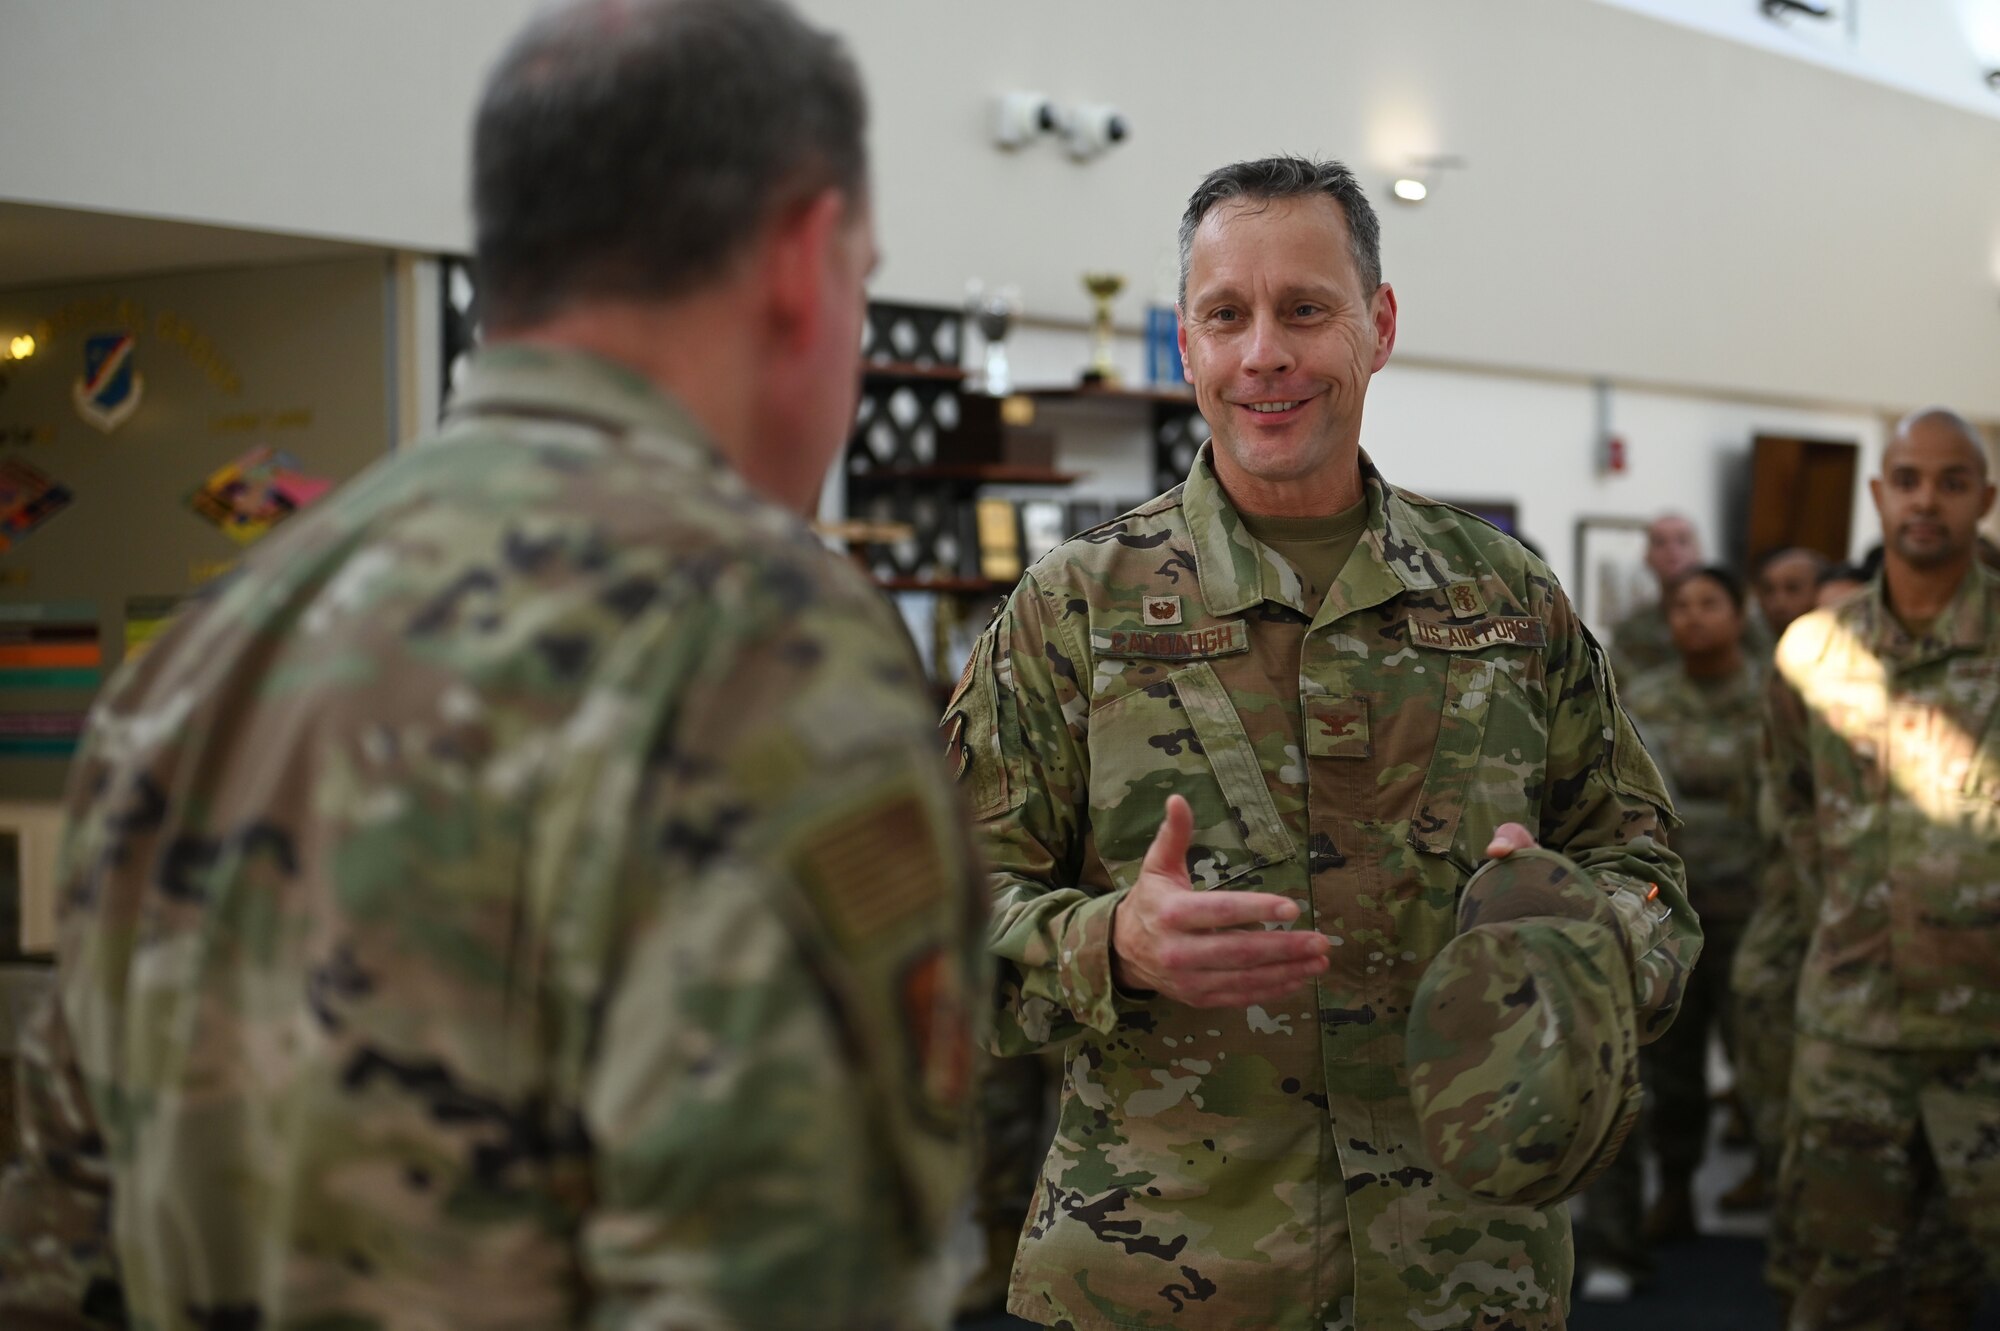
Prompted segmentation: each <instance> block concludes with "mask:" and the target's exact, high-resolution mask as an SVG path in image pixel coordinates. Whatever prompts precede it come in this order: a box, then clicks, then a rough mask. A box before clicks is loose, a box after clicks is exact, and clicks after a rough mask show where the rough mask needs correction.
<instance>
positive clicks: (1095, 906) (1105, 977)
mask: <svg viewBox="0 0 2000 1331" xmlns="http://www.w3.org/2000/svg"><path fill="white" fill-rule="evenodd" d="M1124 899H1125V889H1123V888H1120V889H1119V890H1118V891H1116V892H1107V893H1106V894H1105V895H1103V896H1101V897H1092V898H1090V899H1089V900H1088V901H1082V902H1078V903H1077V904H1076V905H1075V906H1074V907H1072V908H1071V909H1070V910H1069V911H1068V912H1066V913H1065V914H1064V916H1063V922H1062V929H1061V931H1060V934H1059V939H1060V942H1059V947H1060V951H1059V952H1058V953H1057V955H1056V983H1057V984H1059V985H1060V986H1061V987H1062V994H1063V1001H1064V1002H1065V1003H1066V1004H1067V1005H1068V1007H1069V1010H1070V1013H1071V1014H1072V1015H1073V1016H1074V1017H1075V1018H1076V1019H1077V1020H1078V1021H1079V1022H1081V1023H1083V1024H1084V1025H1085V1026H1087V1027H1089V1028H1090V1029H1091V1030H1093V1031H1096V1032H1097V1033H1098V1034H1100V1035H1109V1034H1110V1033H1111V1032H1112V1031H1113V1030H1115V1029H1117V1026H1118V1019H1119V1017H1121V1016H1122V1015H1124V1014H1125V1013H1128V1012H1137V1011H1140V1010H1142V1009H1143V1008H1145V1007H1146V1005H1147V1000H1146V999H1145V998H1140V997H1136V996H1134V995H1132V994H1128V993H1126V992H1124V991H1123V990H1121V989H1119V987H1118V984H1117V982H1116V981H1115V980H1113V979H1112V978H1111V917H1112V914H1113V913H1114V912H1115V911H1116V910H1117V909H1118V903H1119V902H1121V901H1123V900H1124Z"/></svg>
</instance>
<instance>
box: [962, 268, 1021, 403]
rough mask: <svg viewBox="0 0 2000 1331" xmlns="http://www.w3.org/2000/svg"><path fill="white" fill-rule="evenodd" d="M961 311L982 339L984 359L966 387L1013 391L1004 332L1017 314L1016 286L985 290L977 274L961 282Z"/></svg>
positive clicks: (999, 394) (992, 391) (995, 394)
mask: <svg viewBox="0 0 2000 1331" xmlns="http://www.w3.org/2000/svg"><path fill="white" fill-rule="evenodd" d="M965 312H966V314H967V315H969V316H970V317H971V319H972V322H973V323H974V324H975V325H976V326H977V327H978V329H979V335H980V336H981V337H983V338H985V339H986V361H985V365H984V366H983V368H981V369H980V370H978V371H976V372H975V373H974V374H973V375H972V377H971V381H970V382H969V383H968V384H967V385H966V387H967V388H968V389H969V390H970V391H972V392H974V393H986V394H989V395H991V396H993V397H1006V396H1007V395H1008V394H1009V393H1011V392H1013V391H1014V373H1013V371H1012V370H1011V369H1010V368H1009V367H1008V365H1007V334H1008V333H1009V332H1011V331H1012V330H1013V327H1014V320H1015V319H1017V318H1019V317H1020V314H1021V292H1020V289H1019V288H1018V287H1013V286H1003V287H995V288H994V289H993V291H992V292H991V293H990V294H989V293H988V292H987V290H986V284H985V283H983V282H981V281H980V280H979V279H978V278H974V279H973V280H972V281H970V282H968V283H966V285H965Z"/></svg>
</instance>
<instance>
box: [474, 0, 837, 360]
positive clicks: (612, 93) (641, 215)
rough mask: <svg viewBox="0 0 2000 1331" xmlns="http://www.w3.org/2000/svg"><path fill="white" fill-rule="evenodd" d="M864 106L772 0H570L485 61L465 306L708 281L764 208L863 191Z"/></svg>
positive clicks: (519, 304) (808, 35)
mask: <svg viewBox="0 0 2000 1331" xmlns="http://www.w3.org/2000/svg"><path fill="white" fill-rule="evenodd" d="M866 127H867V101H866V98H865V96H864V94H863V92H862V89H861V78H860V75H859V74H858V73H857V72H856V70H855V68H854V63H853V61H852V60H851V59H850V58H849V57H848V55H847V53H846V51H845V49H844V48H843V47H842V46H841V44H840V42H839V40H838V39H837V38H835V37H833V36H832V35H831V34H828V33H824V32H821V31H819V30H817V29H815V28H813V27H810V26H809V25H807V24H806V23H805V22H804V21H803V20H801V19H800V18H799V17H798V15H797V14H795V13H794V12H793V11H792V10H791V9H790V8H789V7H788V6H787V5H785V4H784V3H782V0H586V2H585V3H577V4H568V5H564V6H562V7H560V8H558V9H555V10H552V11H550V12H549V13H547V14H545V15H543V16H541V17H540V18H537V19H536V20H534V21H533V22H531V23H530V24H529V26H528V27H527V29H526V30H525V31H523V32H522V33H521V34H520V36H518V37H517V38H515V40H514V43H513V45H512V46H511V47H509V48H508V50H507V52H506V54H505V55H503V56H502V57H501V58H500V62H499V64H498V65H497V66H496V67H495V68H494V71H493V73H492V75H491V77H490V78H489V79H488V81H487V84H486V90H485V93H484V94H483V96H482V97H481V100H480V105H479V113H478V117H477V119H476V121H475V124H474V129H473V142H472V211H473V222H474V232H475V237H476V239H475V259H474V269H475V272H476V274H477V279H478V286H479V296H480V304H481V314H482V316H483V317H484V318H485V319H486V320H488V321H489V322H490V323H492V324H494V325H497V326H519V325H522V324H526V323H532V322H534V321H537V320H539V319H542V318H545V317H547V316H549V315H551V314H554V313H555V312H557V311H558V310H560V309H562V308H563V307H565V306H567V305H569V304H571V303H573V302H575V301H578V300H588V299H591V298H595V297H605V296H630V297H637V298H642V299H646V298H651V299H671V298H673V297H676V296H680V295H684V294H686V293H688V292H690V291H694V290H697V289H699V288H700V287H702V286H704V285H706V284H707V283H708V282H709V281H710V280H712V279H714V278H716V277H718V276H720V274H721V272H722V271H723V270H724V269H726V267H727V266H728V264H729V261H730V260H731V259H732V258H733V257H734V256H735V254H736V252H737V251H738V249H739V248H740V247H741V246H742V245H743V244H744V243H745V242H747V241H748V240H749V239H750V237H752V236H753V235H755V234H756V232H757V231H758V229H759V228H760V227H761V226H762V225H763V224H764V223H765V222H766V221H767V220H768V219H769V218H770V217H772V216H773V215H775V213H776V212H777V211H778V210H780V209H782V208H785V207H789V206H791V205H792V204H795V203H797V202H799V201H801V200H803V199H805V198H809V197H811V196H812V195H813V194H816V193H818V192H820V191H821V190H825V189H828V188H832V189H836V190H839V191H840V192H842V193H843V194H845V195H847V196H848V198H849V199H850V200H854V201H859V200H860V199H861V198H862V197H863V195H864V194H865V192H866V188H867V174H868V164H867V150H866V147H865V145H864V142H863V135H864V133H865V130H866Z"/></svg>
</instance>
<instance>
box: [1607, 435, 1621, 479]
mask: <svg viewBox="0 0 2000 1331" xmlns="http://www.w3.org/2000/svg"><path fill="white" fill-rule="evenodd" d="M1604 470H1605V473H1606V474H1607V475H1613V476H1615V475H1617V474H1619V473H1620V472H1623V471H1624V470H1625V438H1624V436H1623V435H1616V434H1613V435H1606V436H1605V439H1604Z"/></svg>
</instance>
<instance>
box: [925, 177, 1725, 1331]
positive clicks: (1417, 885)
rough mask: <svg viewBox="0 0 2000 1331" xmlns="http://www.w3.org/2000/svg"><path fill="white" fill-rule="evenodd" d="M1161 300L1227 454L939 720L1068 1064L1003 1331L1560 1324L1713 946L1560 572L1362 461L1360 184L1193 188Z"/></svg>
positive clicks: (1202, 459)
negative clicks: (1018, 1321) (1598, 1174)
mask: <svg viewBox="0 0 2000 1331" xmlns="http://www.w3.org/2000/svg"><path fill="white" fill-rule="evenodd" d="M1181 266H1182V278H1183V291H1182V296H1181V308H1180V314H1181V334H1182V350H1183V355H1184V357H1185V363H1186V367H1187V372H1188V377H1189V379H1190V380H1191V381H1192V382H1193V384H1194V386H1195V392H1196V396H1197V400H1198V401H1199V403H1200V406H1201V409H1202V412H1203V414H1204V415H1205V416H1206V417H1207V419H1208V421H1209V422H1210V424H1211V425H1212V426H1213V429H1214V441H1213V443H1212V444H1211V445H1209V446H1208V447H1206V448H1204V449H1203V451H1202V453H1201V454H1200V456H1199V457H1198V458H1197V460H1196V462H1195V464H1194V468H1193V470H1192V472H1191V473H1190V475H1189V477H1188V479H1187V482H1186V484H1184V485H1182V486H1180V487H1177V488H1176V489H1174V490H1172V491H1170V492H1168V493H1167V494H1165V495H1162V496H1160V497H1159V498H1158V499H1155V500H1153V501H1152V502H1150V503H1147V504H1145V505H1142V506H1141V507H1139V508H1138V509H1136V510H1134V511H1133V512H1131V513H1128V514H1126V515H1125V516H1124V517H1121V518H1119V519H1117V520H1116V521H1114V522H1111V523H1109V524H1107V525H1105V526H1103V527H1099V528H1097V529H1095V530H1092V531H1089V532H1086V533H1084V534H1083V535H1081V536H1079V537H1077V538H1075V539H1074V540H1071V541H1069V542H1067V543H1066V544H1064V545H1063V546H1061V547H1059V548H1058V549H1057V550H1055V551H1054V552H1053V553H1051V554H1050V555H1049V556H1047V557H1046V558H1044V559H1043V560H1041V561H1040V562H1039V563H1037V564H1036V565H1035V567H1033V568H1032V569H1030V570H1029V571H1028V573H1027V574H1026V576H1025V577H1024V578H1023V579H1022V581H1021V583H1020V585H1019V586H1018V587H1017V588H1016V589H1015V591H1014V592H1013V594H1012V596H1011V597H1010V598H1009V600H1008V602H1007V605H1006V607H1005V609H1004V611H1003V613H1002V614H1001V615H1000V616H999V618H998V619H997V620H996V621H995V623H994V625H993V626H992V627H991V628H990V629H989V630H988V631H987V633H986V635H985V636H984V637H983V638H982V639H981V641H980V643H979V646H978V648H977V650H976V652H975V655H974V661H973V666H972V668H971V670H970V671H969V672H968V673H967V676H966V678H965V680H964V682H963V683H962V684H961V686H960V688H959V690H958V692H957V694H956V696H955V697H954V699H953V701H952V703H951V705H950V708H949V710H948V712H947V716H946V733H947V735H949V736H951V737H953V740H954V743H955V744H958V745H962V748H963V752H962V754H961V755H960V761H959V762H957V763H955V764H954V767H955V770H958V771H959V772H960V774H961V775H960V780H961V782H962V783H963V784H964V786H965V788H966V790H967V792H968V794H969V796H970V801H971V803H972V805H973V806H974V809H975V812H976V814H977V816H978V818H979V820H980V827H981V832H982V840H983V843H984V846H985V849H986V852H987V855H988V857H989V859H990V861H991V863H992V864H993V866H994V874H993V880H992V885H993V892H994V900H995V906H996V910H995V918H994V922H993V933H992V943H993V947H994V950H995V951H996V953H997V954H998V955H999V958H1000V962H1001V967H1000V968H1001V997H1000V1006H1001V1010H1000V1015H999V1031H998V1034H997V1040H998V1044H999V1048H1000V1050H1001V1052H1003V1053H1015V1054H1018V1053H1026V1052H1029V1051H1032V1050H1037V1049H1046V1048H1052V1047H1062V1048H1063V1049H1065V1051H1066V1056H1067V1068H1066V1074H1065V1084H1064V1087H1063V1097H1062V1111H1061V1120H1060V1126H1059V1128H1058V1130H1057V1133H1056V1137H1055V1143H1054V1146H1053V1148H1052V1149H1051V1151H1050V1153H1049V1156H1048V1159H1047V1161H1046V1163H1045V1166H1044V1168H1043V1171H1042V1177H1041V1180H1040V1183H1039V1185H1038V1187H1037V1189H1036V1194H1035V1201H1034V1206H1033V1209H1032V1210H1031V1212H1030V1213H1029V1215H1028V1217H1027V1223H1026V1225H1025V1227H1024V1230H1023V1234H1022V1242H1021V1245H1020V1249H1019V1255H1018V1258H1017V1260H1016V1263H1015V1267H1014V1272H1013V1277H1012V1283H1011V1287H1010V1296H1009V1307H1010V1309H1011V1310H1012V1311H1013V1312H1015V1313H1016V1314H1018V1315H1020V1316H1023V1317H1026V1318H1028V1319H1030V1320H1032V1321H1036V1322H1039V1323H1043V1324H1046V1325H1064V1326H1074V1327H1078V1328H1102V1329H1104V1331H1110V1329H1111V1328H1127V1327H1148V1328H1151V1327H1176V1326H1187V1327H1202V1328H1220V1327H1244V1328H1250V1327H1255V1328H1260V1331H1262V1329H1269V1331H1292V1329H1294V1328H1296V1329H1297V1331H1307V1329H1308V1328H1310V1331H1321V1329H1322V1328H1365V1329H1366V1331H1378V1329H1381V1328H1414V1327H1419V1326H1422V1327H1439V1326H1451V1327H1494V1328H1497V1327H1501V1326H1506V1327H1514V1328H1547V1327H1560V1326H1562V1325H1563V1321H1564V1316H1565V1305H1566V1303H1567V1299H1568V1286H1569V1281H1570V1268H1571V1259H1570V1238H1569V1221H1568V1217H1567V1214H1566V1212H1565V1211H1564V1209H1563V1207H1562V1206H1561V1204H1560V1203H1561V1200H1562V1199H1563V1198H1564V1197H1565V1196H1567V1195H1569V1194H1570V1193H1571V1192H1573V1191H1574V1190H1575V1188H1577V1187H1579V1186H1581V1184H1582V1182H1583V1181H1585V1180H1586V1179H1587V1178H1588V1177H1589V1176H1590V1174H1591V1173H1592V1172H1593V1171H1594V1170H1595V1169H1596V1168H1598V1167H1599V1166H1601V1164H1602V1163H1603V1161H1604V1160H1605V1159H1606V1158H1608V1157H1609V1155H1610V1154H1611V1153H1612V1152H1614V1151H1615V1150H1616V1147H1617V1144H1618V1142H1619V1140H1620V1139H1621V1137H1622V1134H1623V1132H1624V1131H1625V1129H1626V1128H1627V1127H1629V1124H1630V1120H1631V1114H1632V1111H1633V1109H1634V1107H1635V1105H1636V1096H1637V1089H1636V1079H1635V1078H1634V1077H1633V1075H1632V1063H1633V1057H1634V1050H1635V1048H1636V1045H1637V1044H1639V1043H1641V1042H1643V1041H1644V1040H1647V1039H1650V1038H1652V1036H1654V1035H1656V1034H1657V1033H1658V1032H1659V1031H1660V1030H1662V1029H1664V1028H1665V1026H1666V1025H1667V1023H1668V1022H1669V1021H1670V1020H1671V1019H1672V1013H1673V1010H1674V1005H1675V1003H1676V1001H1677V999H1678V996H1679V994H1680V992H1681V986H1682V981H1683V978H1684V976H1685V974H1686V970H1687V967H1688V966H1690V965H1691V964H1692V963H1693V960H1694V956H1695V953H1696V952H1697V950H1698V948H1699V943H1700V935H1699V930H1698V927H1697V926H1696V924H1695V921H1694V918H1693V916H1692V914H1691V913H1690V912H1689V910H1688V908H1687V905H1686V899H1685V895H1684V893H1683V890H1682V888H1683V884H1682V878H1681V867H1680V862H1679V861H1678V860H1677V859H1676V858H1675V857H1674V856H1673V854H1672V853H1671V852H1670V851H1668V850H1667V848H1666V846H1665V843H1664V840H1663V839H1662V836H1661V831H1662V828H1663V825H1664V823H1665V821H1666V819H1667V818H1668V816H1669V815H1668V814H1667V812H1666V806H1667V798H1666V795H1665V794H1664V793H1663V791H1662V789H1661V786H1660V782H1659V777H1658V774H1657V773H1656V772H1655V770H1654V768H1653V764H1652V762H1651V760H1650V759H1649V758H1648V757H1647V756H1646V753H1645V751H1644V749H1643V748H1641V747H1640V745H1639V743H1638V742H1637V740H1636V738H1635V736H1634V734H1633V732H1632V729H1631V727H1630V724H1629V723H1628V722H1627V721H1626V719H1625V717H1624V714H1623V713H1622V712H1621V711H1620V709H1619V708H1618V705H1617V702H1616V700H1615V697H1614V695H1613V692H1612V688H1611V685H1610V681H1609V677H1608V672H1607V670H1606V667H1605V664H1604V660H1603V656H1602V653H1601V652H1599V650H1598V649H1597V646H1596V644H1595V643H1593V642H1592V641H1591V640H1590V638H1589V635H1588V634H1587V633H1586V632H1585V630H1584V629H1583V627H1582V625H1581V624H1580V623H1579V622H1578V621H1577V619H1576V616H1575V614H1574V612H1573V611H1572V609H1571V607H1570V604H1569V601H1568V599H1567V598H1566V597H1565V596H1564V595H1563V592H1562V589H1561V588H1560V587H1559V586H1557V584H1556V581H1555V578H1554V577H1553V576H1552V575H1551V574H1550V572H1549V570H1548V568H1547V566H1546V565H1544V564H1543V563H1542V562H1541V561H1540V560H1539V559H1537V558H1535V557H1534V556H1533V555H1531V554H1529V553H1528V552H1527V551H1526V550H1524V549H1523V548H1522V547H1521V545H1520V544H1519V543H1518V542H1516V541H1514V540H1513V539H1512V538H1511V537H1508V536H1506V535H1504V534H1502V533H1501V532H1499V531H1497V530H1495V529H1494V528H1492V527H1490V526H1488V525H1487V524H1485V523H1483V522H1481V521H1479V520H1478V519H1476V518H1473V517H1471V516H1469V515H1467V514H1465V513H1462V512H1460V511H1458V510H1456V509H1453V508H1451V507H1449V506H1447V505H1443V504H1439V503H1435V502H1433V501H1431V500H1428V499H1425V498H1423V497H1421V496H1419V495H1415V494H1412V493H1410V492H1409V491H1406V490H1402V489H1399V488H1397V487H1395V486H1393V485H1391V484H1389V483H1388V482H1387V481H1386V480H1385V479H1383V477H1382V475H1381V473H1380V472H1379V471H1377V469H1376V467H1375V464H1374V463H1373V462H1372V461H1371V460H1370V459H1369V457H1368V456H1367V455H1366V454H1365V453H1363V452H1362V451H1361V448H1360V437H1361V417H1362V403H1363V399H1364V397H1365V395H1366V393H1367V389H1368V385H1369V381H1370V378H1371V376H1372V375H1373V374H1374V373H1375V372H1376V371H1377V370H1379V369H1381V368H1382V366H1383V365H1384V364H1385V363H1387V361H1388V359H1389V354H1390V351H1391V349H1392V348H1393V346H1394V344H1395V335H1396V299H1395V294H1394V292H1393V291H1392V290H1391V289H1390V287H1389V286H1388V285H1386V284H1385V283H1383V282H1382V281H1381V278H1380V262H1379V257H1378V253H1377V243H1376V222H1375V217H1374V214H1373V212H1372V210H1371V209H1370V207H1369V205H1368V202H1367V200H1366V199H1365V197H1363V195H1362V193H1361V191H1360V189H1359V187H1358V186H1357V185H1356V183H1355V181H1354V177H1353V176H1352V175H1351V174H1350V173H1349V172H1348V171H1347V170H1346V169H1345V168H1344V167H1341V166H1340V165H1339V164H1337V163H1332V162H1313V161H1306V160H1302V159H1297V158H1274V159H1269V160H1265V161H1258V162H1245V163H1239V164H1236V165H1233V166H1229V167H1225V168H1222V169H1221V170H1218V171H1216V172H1214V173H1213V174H1212V175H1210V176H1209V177H1208V179H1206V180H1205V181H1204V182H1203V183H1202V184H1201V186H1200V188H1199V189H1198V190H1196V192H1195V194H1194V196H1193V198H1192V199H1191V200H1190V202H1189V205H1188V209H1187V212H1186V215H1185V217H1184V219H1183V222H1182V230H1181ZM1537 842H1538V843H1540V845H1541V846H1542V847H1545V848H1546V849H1535V848H1533V846H1534V843H1537ZM1475 871H1477V872H1475ZM1544 1034H1552V1035H1555V1036H1557V1037H1559V1038H1556V1039H1554V1040H1549V1041H1545V1040H1543V1039H1542V1038H1541V1037H1542V1035H1544Z"/></svg>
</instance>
